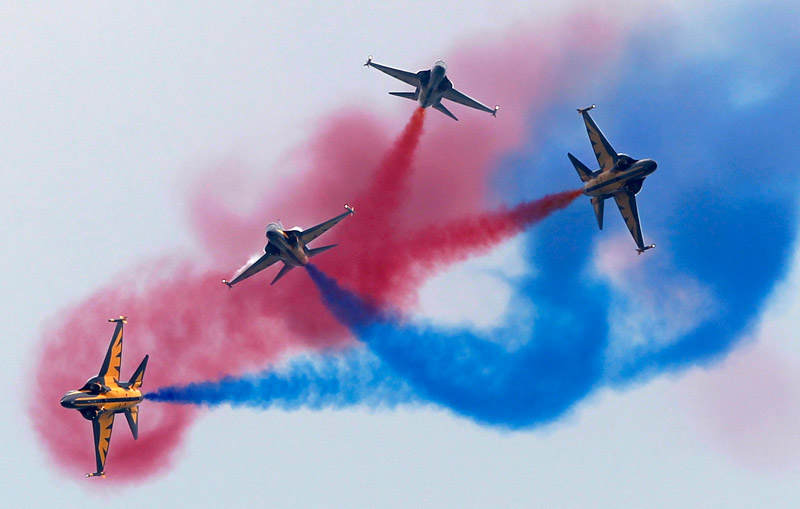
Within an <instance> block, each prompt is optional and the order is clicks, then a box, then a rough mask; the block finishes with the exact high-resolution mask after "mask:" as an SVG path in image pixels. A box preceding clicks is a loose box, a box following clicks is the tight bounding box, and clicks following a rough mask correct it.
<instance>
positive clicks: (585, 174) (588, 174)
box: [567, 153, 592, 182]
mask: <svg viewBox="0 0 800 509" xmlns="http://www.w3.org/2000/svg"><path fill="white" fill-rule="evenodd" d="M567 157H569V160H570V161H571V162H572V166H574V167H575V171H577V172H578V176H579V177H580V178H581V181H582V182H587V181H589V180H591V179H592V171H591V170H590V169H589V168H587V167H586V165H585V164H583V163H582V162H580V161H578V158H577V157H575V156H574V155H572V154H570V153H567Z"/></svg>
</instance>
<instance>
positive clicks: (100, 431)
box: [61, 316, 150, 477]
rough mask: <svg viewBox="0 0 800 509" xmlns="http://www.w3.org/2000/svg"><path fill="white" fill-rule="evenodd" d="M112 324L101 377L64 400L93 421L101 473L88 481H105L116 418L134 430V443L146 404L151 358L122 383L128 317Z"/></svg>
mask: <svg viewBox="0 0 800 509" xmlns="http://www.w3.org/2000/svg"><path fill="white" fill-rule="evenodd" d="M109 322H115V323H116V324H117V327H116V328H115V329H114V335H113V336H112V337H111V344H110V345H109V346H108V352H107V353H106V358H105V360H103V365H102V366H101V367H100V373H98V375H97V376H95V377H92V378H90V379H89V380H87V381H86V383H85V384H84V386H83V387H81V388H80V389H78V390H77V391H69V392H67V393H66V394H64V397H63V398H61V406H63V407H64V408H74V409H75V410H78V411H79V412H80V413H81V415H82V416H83V417H84V418H86V419H88V420H90V421H92V430H93V431H94V455H95V459H96V460H97V471H96V472H94V473H91V474H86V477H95V476H100V477H105V476H106V473H105V470H104V469H105V464H106V456H107V455H108V446H109V444H110V443H111V428H112V427H113V426H114V414H119V413H124V414H125V417H126V418H127V419H128V425H129V426H130V427H131V433H132V434H133V439H134V440H136V439H137V438H138V437H139V407H138V406H137V405H138V404H139V403H141V402H142V399H143V397H142V391H141V390H140V388H141V387H142V380H143V379H144V369H145V368H146V367H147V359H148V358H149V357H150V356H149V355H145V356H144V359H142V363H141V364H139V367H138V368H136V371H134V372H133V376H131V379H130V380H129V381H128V382H120V381H119V378H120V366H121V364H122V327H123V325H124V324H126V323H128V322H127V317H124V316H120V317H119V318H113V319H111V320H109Z"/></svg>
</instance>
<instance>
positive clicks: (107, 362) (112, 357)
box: [97, 319, 124, 381]
mask: <svg viewBox="0 0 800 509" xmlns="http://www.w3.org/2000/svg"><path fill="white" fill-rule="evenodd" d="M123 324H124V321H123V319H119V320H118V321H117V327H116V328H115V329H114V334H113V335H112V336H111V344H110V345H108V352H106V358H105V359H103V365H102V366H101V367H100V373H99V374H98V375H97V376H98V377H100V378H105V377H111V378H113V379H114V380H117V381H119V378H120V371H119V370H120V365H121V364H122V326H123Z"/></svg>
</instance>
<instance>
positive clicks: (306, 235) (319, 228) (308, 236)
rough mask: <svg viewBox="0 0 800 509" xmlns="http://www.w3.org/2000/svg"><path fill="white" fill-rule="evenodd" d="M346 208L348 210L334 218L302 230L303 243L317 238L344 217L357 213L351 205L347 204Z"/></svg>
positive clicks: (301, 239)
mask: <svg viewBox="0 0 800 509" xmlns="http://www.w3.org/2000/svg"><path fill="white" fill-rule="evenodd" d="M344 208H346V209H347V212H342V213H341V214H339V215H338V216H336V217H334V218H333V219H328V220H327V221H325V222H324V223H320V224H318V225H316V226H312V227H311V228H309V229H308V230H303V231H302V232H300V234H299V235H300V241H301V242H303V244H308V243H309V242H311V241H312V240H314V239H316V238H317V237H319V236H320V235H322V234H323V233H325V232H326V231H328V230H330V229H331V228H333V227H334V226H336V225H337V224H339V222H341V221H342V219H344V218H346V217H347V216H351V215H353V214H355V210H354V209H353V207H351V206H350V205H345V206H344Z"/></svg>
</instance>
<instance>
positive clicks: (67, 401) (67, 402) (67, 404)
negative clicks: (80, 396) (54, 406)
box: [61, 392, 76, 408]
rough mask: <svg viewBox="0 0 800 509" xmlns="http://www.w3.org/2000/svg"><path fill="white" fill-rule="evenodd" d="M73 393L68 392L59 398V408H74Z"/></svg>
mask: <svg viewBox="0 0 800 509" xmlns="http://www.w3.org/2000/svg"><path fill="white" fill-rule="evenodd" d="M75 396H76V395H75V393H73V392H68V393H66V394H64V396H62V397H61V406H63V407H64V408H75Z"/></svg>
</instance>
